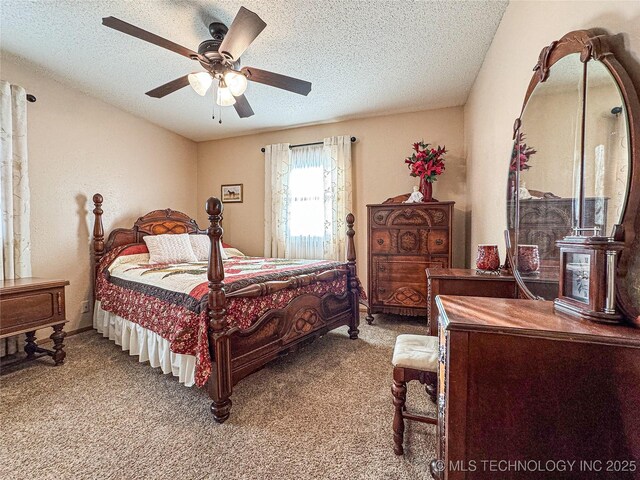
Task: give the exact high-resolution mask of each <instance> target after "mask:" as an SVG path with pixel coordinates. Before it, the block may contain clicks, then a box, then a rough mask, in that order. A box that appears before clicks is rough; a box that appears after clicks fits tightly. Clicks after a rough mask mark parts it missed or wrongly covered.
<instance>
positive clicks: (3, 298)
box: [0, 278, 69, 365]
mask: <svg viewBox="0 0 640 480" xmlns="http://www.w3.org/2000/svg"><path fill="white" fill-rule="evenodd" d="M66 285H69V282H68V281H66V280H47V279H43V278H18V279H15V280H4V281H2V282H0V338H5V337H10V336H13V335H19V334H22V333H25V334H26V343H25V346H24V351H25V352H26V354H27V359H32V358H36V357H39V356H42V355H49V356H51V357H53V361H54V362H55V364H56V365H62V364H63V363H64V357H65V356H66V353H65V351H64V344H63V340H64V337H65V336H66V333H65V332H64V331H63V330H62V328H63V327H64V324H65V323H66V322H67V319H66V316H65V301H64V287H65V286H66ZM46 327H51V328H52V329H53V333H52V334H51V336H50V337H49V338H51V339H52V340H53V350H48V349H45V348H42V347H39V346H38V345H37V343H36V330H37V329H40V328H46ZM7 364H8V363H4V365H7Z"/></svg>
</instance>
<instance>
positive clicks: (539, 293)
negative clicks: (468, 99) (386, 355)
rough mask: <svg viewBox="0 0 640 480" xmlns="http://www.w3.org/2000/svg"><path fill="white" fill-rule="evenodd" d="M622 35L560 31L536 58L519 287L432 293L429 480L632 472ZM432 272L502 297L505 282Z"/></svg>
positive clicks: (518, 164) (633, 188)
mask: <svg viewBox="0 0 640 480" xmlns="http://www.w3.org/2000/svg"><path fill="white" fill-rule="evenodd" d="M618 40H619V36H609V35H602V34H601V31H600V30H593V31H592V30H579V31H575V32H570V33H568V34H567V35H565V36H564V37H562V38H561V39H560V40H558V41H554V42H552V43H551V44H550V45H549V46H547V47H545V48H543V49H542V51H541V53H540V56H539V59H538V62H537V64H536V65H535V67H534V69H533V70H534V73H533V77H532V79H531V82H530V84H529V87H528V88H527V91H526V94H525V100H524V104H523V107H522V110H521V114H520V117H519V118H518V119H516V122H515V124H514V132H513V140H514V143H513V150H512V155H511V158H510V163H509V169H508V172H509V173H508V182H507V185H508V186H507V201H506V207H507V235H506V240H507V252H508V255H509V264H510V265H511V266H512V272H513V273H512V277H511V278H513V281H515V283H516V284H517V295H514V296H517V297H518V298H489V297H486V296H477V297H474V296H464V297H463V296H448V295H446V294H444V293H445V289H443V288H440V290H439V292H437V293H439V295H440V296H437V297H436V295H433V297H434V299H435V303H436V307H437V314H438V341H439V367H438V442H437V458H436V459H435V460H434V461H433V462H432V463H431V472H432V475H433V476H434V478H437V479H443V480H457V479H474V480H475V479H485V478H486V479H496V478H499V479H501V480H502V479H516V478H517V479H521V478H525V479H529V478H532V479H538V478H545V479H547V478H549V479H557V478H562V479H592V478H607V479H616V480H621V479H640V421H639V420H638V419H639V418H640V214H639V213H638V212H640V209H639V208H640V102H639V100H638V92H639V91H640V86H638V85H634V84H633V82H632V81H631V78H630V77H629V75H628V73H627V71H626V70H625V68H624V67H623V66H622V64H621V63H619V61H618V60H617V57H616V54H615V52H616V51H617V49H619V48H624V45H622V44H620V43H615V42H617V41H618ZM614 44H615V45H614ZM626 57H629V56H628V55H625V58H626ZM629 58H630V57H629ZM552 207H553V208H552ZM519 246H524V247H526V248H524V249H522V251H523V252H525V253H526V252H528V251H529V252H530V251H532V250H538V251H539V252H540V253H541V255H540V259H539V269H538V268H536V267H534V265H535V264H536V262H532V261H531V258H527V257H525V256H523V259H522V261H520V260H519V258H518V251H519V249H518V247H519ZM532 246H533V248H532ZM535 247H537V249H536V248H535ZM447 275H448V276H447ZM429 276H430V278H431V279H432V281H438V282H440V283H441V284H443V282H444V284H447V283H448V284H449V285H450V286H451V285H453V284H454V283H455V282H460V283H459V284H458V290H462V291H463V293H464V294H465V295H470V294H472V293H473V290H474V289H475V290H480V289H482V290H485V293H487V294H488V293H494V295H493V296H497V294H499V293H502V294H503V295H504V296H507V295H510V294H511V290H510V288H511V285H512V284H511V283H510V282H511V278H509V277H504V278H500V277H496V278H494V279H493V280H484V279H477V278H475V277H477V276H474V275H469V273H468V272H464V271H463V272H454V271H452V270H449V271H448V273H447V272H443V273H437V271H435V270H431V271H430V272H429ZM545 279H546V280H547V281H548V284H549V285H552V284H556V285H557V288H555V289H553V288H547V289H546V290H545V289H542V290H540V288H539V287H540V283H541V281H542V282H544V281H545ZM491 281H492V282H494V285H493V286H491V288H488V287H486V286H483V287H479V285H480V282H491ZM464 282H467V284H466V286H464V285H465V284H464ZM460 285H462V286H463V288H460ZM486 285H490V284H489V283H487V284H486ZM536 289H538V290H536ZM432 290H433V287H432ZM451 290H454V289H453V288H452V289H451ZM489 290H492V291H493V292H490V291H489ZM432 293H433V292H432ZM452 293H459V292H458V291H455V292H452ZM483 295H484V294H483Z"/></svg>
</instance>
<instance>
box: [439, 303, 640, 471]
mask: <svg viewBox="0 0 640 480" xmlns="http://www.w3.org/2000/svg"><path fill="white" fill-rule="evenodd" d="M437 305H438V310H439V312H440V315H439V324H440V329H439V332H440V335H439V343H440V358H439V361H440V363H439V371H438V381H439V385H438V394H439V397H438V442H437V447H436V448H437V460H438V461H440V462H445V463H444V464H442V463H437V462H433V463H432V474H433V476H434V478H438V479H447V480H456V479H471V478H473V479H484V478H486V479H495V478H500V479H501V480H502V479H510V478H563V479H565V478H575V479H585V478H611V479H627V478H629V479H631V478H638V475H639V474H638V472H637V470H640V465H638V463H639V462H640V421H638V412H639V411H640V329H637V328H633V327H629V326H619V325H615V326H614V325H607V324H600V323H595V322H585V321H583V320H580V319H577V318H573V317H570V316H567V315H565V314H560V313H555V312H554V309H553V302H550V301H544V302H543V301H537V300H517V299H496V298H484V297H482V298H481V297H455V296H453V297H449V296H442V297H438V300H437ZM483 460H496V461H503V460H504V461H515V460H535V461H542V462H546V461H548V460H552V461H560V460H571V461H576V464H575V465H574V467H573V471H571V472H563V473H562V475H560V476H555V475H553V473H547V474H546V475H545V474H544V473H540V471H538V474H537V475H536V473H535V472H534V473H527V471H526V470H523V469H520V470H518V469H517V467H512V468H511V469H510V470H509V469H508V470H507V471H500V470H496V468H498V465H495V464H490V463H488V462H485V463H484V464H483V463H482V461H483ZM581 461H584V462H587V463H583V464H582V465H580V462H581ZM595 461H600V462H601V466H602V468H603V471H602V472H596V473H593V472H591V473H588V472H587V470H586V468H588V466H589V465H591V466H593V468H596V466H597V464H596V463H594V462H595ZM608 461H611V462H612V463H611V464H610V465H609V467H610V468H611V469H612V470H611V471H609V472H606V471H604V469H605V468H606V467H607V462H608ZM616 461H617V462H618V463H614V462H616ZM632 462H635V464H634V463H632ZM442 465H446V466H448V468H446V469H444V471H442V472H439V471H438V470H439V469H440V468H439V467H440V466H442ZM634 465H635V468H634ZM523 468H524V467H523ZM530 468H536V467H535V466H533V464H532V466H530ZM581 468H582V470H581Z"/></svg>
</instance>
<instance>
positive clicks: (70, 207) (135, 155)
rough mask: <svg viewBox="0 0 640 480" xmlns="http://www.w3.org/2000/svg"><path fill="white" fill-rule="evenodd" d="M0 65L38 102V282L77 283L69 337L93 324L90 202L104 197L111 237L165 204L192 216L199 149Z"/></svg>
mask: <svg viewBox="0 0 640 480" xmlns="http://www.w3.org/2000/svg"><path fill="white" fill-rule="evenodd" d="M0 68H1V70H0V78H2V79H3V80H7V81H9V82H11V83H15V84H18V85H21V86H23V87H25V88H26V90H27V92H29V93H33V94H34V95H36V97H37V102H36V103H33V104H29V106H28V113H27V115H28V123H27V125H28V149H29V177H30V182H31V242H32V265H33V275H34V276H38V277H49V278H63V279H67V280H69V281H70V282H71V285H70V286H68V287H67V290H66V293H67V296H66V303H67V319H68V320H69V324H67V327H66V330H67V331H69V330H75V329H78V328H80V327H85V326H88V325H91V315H90V314H84V315H81V314H80V302H81V301H83V300H87V299H89V298H90V296H91V272H90V267H89V265H90V263H89V261H90V250H89V246H90V245H89V242H90V236H91V231H92V229H93V218H92V217H93V214H91V210H92V209H93V204H92V203H91V197H92V196H93V194H94V193H95V192H100V193H102V194H103V196H104V207H103V209H104V212H105V213H104V226H105V230H106V231H107V232H108V231H111V229H113V228H115V227H130V226H131V225H133V222H134V221H135V220H136V219H137V218H138V217H139V216H140V215H141V214H142V213H145V212H147V211H149V210H152V209H155V208H160V207H162V208H164V207H169V206H170V207H171V208H174V209H180V210H183V211H185V212H186V213H189V214H191V215H195V212H194V207H195V205H196V192H195V186H194V183H195V175H196V144H195V143H194V142H192V141H191V140H187V139H185V138H184V137H181V136H179V135H176V134H174V133H171V132H169V131H167V130H164V129H163V128H160V127H158V126H155V125H152V124H151V123H149V122H148V121H146V120H142V119H140V118H138V117H135V116H133V115H131V114H129V113H126V112H123V111H122V110H119V109H117V108H115V107H113V106H111V105H108V104H106V103H104V102H101V101H99V100H96V99H95V98H93V97H90V96H87V95H84V94H82V93H80V92H78V91H77V90H73V89H70V88H68V87H66V86H64V85H62V84H60V83H58V82H55V81H53V80H51V79H49V78H47V77H45V76H43V75H42V74H41V73H39V72H38V71H37V70H36V69H34V68H32V67H31V66H30V65H28V64H24V63H23V62H22V61H18V60H17V59H15V58H12V57H8V56H6V55H5V56H3V57H2V58H1V64H0ZM41 333H42V334H40V333H39V335H38V336H39V338H43V337H44V333H45V332H41ZM48 334H49V332H47V333H46V335H48Z"/></svg>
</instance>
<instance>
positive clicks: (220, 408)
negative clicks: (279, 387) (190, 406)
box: [206, 198, 359, 423]
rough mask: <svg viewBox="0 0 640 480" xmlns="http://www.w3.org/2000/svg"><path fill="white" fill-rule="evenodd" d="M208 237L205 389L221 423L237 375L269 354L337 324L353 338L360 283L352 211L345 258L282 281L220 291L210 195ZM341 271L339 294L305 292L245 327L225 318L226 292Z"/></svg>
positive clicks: (261, 290)
mask: <svg viewBox="0 0 640 480" xmlns="http://www.w3.org/2000/svg"><path fill="white" fill-rule="evenodd" d="M206 209H207V214H208V215H209V222H210V226H209V229H208V230H207V233H208V235H209V237H210V239H211V257H210V258H209V269H208V275H209V276H208V280H209V296H208V315H209V319H210V321H209V324H210V326H209V348H210V349H211V358H212V359H213V361H214V368H213V369H212V374H211V377H210V380H209V385H208V390H209V395H210V396H211V398H212V400H213V403H212V404H211V411H212V413H213V417H214V419H215V420H216V421H217V422H219V423H222V422H224V421H225V420H226V419H227V418H229V414H230V409H231V399H230V396H231V392H232V387H233V385H234V384H235V383H237V382H238V381H239V380H240V379H242V378H244V377H246V376H247V375H249V374H250V373H252V372H254V371H256V370H258V369H259V368H261V367H262V366H264V365H265V364H266V363H268V362H269V361H271V360H273V359H274V358H276V357H278V356H281V355H285V354H287V353H289V352H292V351H294V350H296V349H297V348H299V347H300V346H302V345H305V344H307V343H310V342H311V341H313V340H314V339H316V338H317V337H319V336H321V335H324V334H325V333H327V332H328V331H330V330H332V329H334V328H337V327H339V326H342V325H348V326H349V337H350V338H352V339H356V338H358V333H359V331H358V325H359V315H358V300H359V284H358V280H357V277H356V264H355V260H356V258H355V257H356V256H355V244H354V240H353V237H354V235H355V232H354V230H353V223H354V217H353V215H351V214H349V215H348V216H347V227H348V229H347V240H348V241H347V263H346V264H344V265H343V266H341V267H340V268H337V269H332V270H328V271H325V272H321V273H312V274H305V275H298V276H295V277H292V278H290V279H289V280H283V281H270V282H265V283H260V284H255V285H250V286H248V287H245V288H242V289H240V290H237V291H235V292H233V293H232V294H229V295H225V292H224V270H223V268H222V254H221V247H220V237H221V236H222V233H223V231H222V228H221V226H220V222H221V221H222V209H223V207H222V203H221V202H220V200H219V199H217V198H210V199H209V200H207V204H206ZM341 275H346V283H347V291H346V292H345V293H344V294H342V295H336V294H333V293H327V294H325V295H324V296H322V297H318V296H317V295H313V294H304V295H300V296H297V297H296V298H294V299H293V300H292V301H291V302H290V303H289V304H288V305H287V306H286V307H284V308H282V309H276V310H270V311H268V312H266V313H265V314H264V315H263V316H262V317H261V318H260V319H259V320H258V321H257V322H255V323H254V324H253V325H252V326H251V327H250V328H249V329H246V330H240V329H238V328H228V326H227V325H226V323H225V313H226V311H225V306H226V298H227V297H229V298H232V297H233V298H238V297H247V298H255V297H259V296H262V295H270V294H272V293H275V292H277V291H280V290H284V289H289V288H299V287H303V286H307V285H311V284H313V283H317V282H330V281H333V280H335V279H337V278H338V277H339V276H341Z"/></svg>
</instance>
